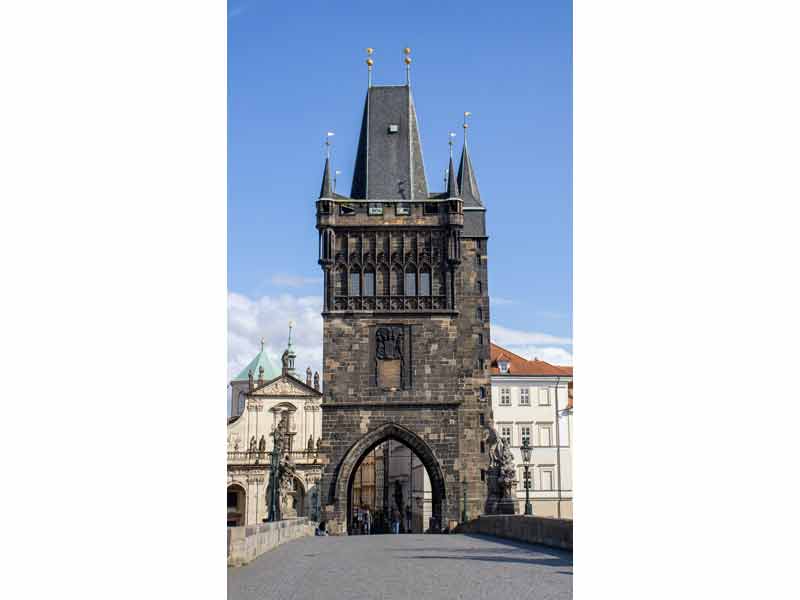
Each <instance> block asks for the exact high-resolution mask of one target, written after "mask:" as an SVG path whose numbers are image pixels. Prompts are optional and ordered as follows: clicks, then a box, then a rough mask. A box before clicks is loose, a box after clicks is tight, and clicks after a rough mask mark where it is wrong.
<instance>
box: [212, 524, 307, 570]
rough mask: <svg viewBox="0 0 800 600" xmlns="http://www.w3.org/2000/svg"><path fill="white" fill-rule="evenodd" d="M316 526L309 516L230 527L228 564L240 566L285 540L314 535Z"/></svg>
mask: <svg viewBox="0 0 800 600" xmlns="http://www.w3.org/2000/svg"><path fill="white" fill-rule="evenodd" d="M316 527H317V524H316V523H315V522H313V521H310V520H309V519H308V517H298V518H294V519H284V520H282V521H274V522H272V523H259V524H258V525H245V526H243V527H228V566H229V567H239V566H241V565H244V564H247V563H249V562H250V561H251V560H253V559H255V558H257V557H259V556H261V555H262V554H264V553H265V552H267V551H269V550H272V549H273V548H275V547H276V546H279V545H281V544H283V543H284V542H288V541H290V540H295V539H297V538H301V537H305V536H309V535H314V530H315V529H316Z"/></svg>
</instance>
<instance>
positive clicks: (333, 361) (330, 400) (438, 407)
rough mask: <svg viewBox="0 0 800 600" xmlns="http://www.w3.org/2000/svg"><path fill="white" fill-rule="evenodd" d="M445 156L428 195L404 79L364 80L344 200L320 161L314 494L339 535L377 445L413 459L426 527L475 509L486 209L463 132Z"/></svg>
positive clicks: (483, 399)
mask: <svg viewBox="0 0 800 600" xmlns="http://www.w3.org/2000/svg"><path fill="white" fill-rule="evenodd" d="M464 130H465V132H466V123H465V129H464ZM449 164H450V166H449V176H448V179H447V184H446V185H447V189H446V190H445V191H444V192H433V193H429V192H428V187H427V181H426V179H425V169H424V165H423V163H422V147H421V144H420V139H419V128H418V124H417V115H416V109H415V107H414V101H413V98H412V95H411V87H410V85H408V84H407V85H404V86H370V87H369V88H368V91H367V97H366V102H365V106H364V113H363V120H362V125H361V135H360V139H359V144H358V151H357V156H356V162H355V169H354V173H353V184H352V187H351V191H350V196H349V197H348V196H344V195H342V194H340V193H338V192H336V191H335V190H334V189H333V186H332V177H331V159H330V156H329V157H328V159H327V160H326V162H325V169H324V174H323V182H322V188H321V190H320V195H319V200H318V201H317V203H316V207H317V230H318V231H319V264H320V266H321V267H322V272H323V276H324V304H323V313H322V317H323V369H324V370H323V402H322V445H321V452H322V455H323V456H324V461H325V463H326V465H325V467H324V471H323V478H322V493H323V498H322V501H323V509H324V513H323V518H324V519H327V520H328V523H329V527H330V530H331V531H332V532H333V533H344V532H345V531H346V524H347V519H348V515H349V514H350V513H349V502H350V500H349V498H348V490H349V488H350V486H351V483H352V481H351V479H352V476H353V473H354V472H355V470H356V469H357V467H358V465H359V463H360V461H361V460H363V457H364V455H365V454H366V453H367V452H369V451H370V450H371V449H372V448H374V447H375V446H377V445H378V444H380V443H381V442H383V441H385V440H389V439H395V440H398V441H400V442H402V443H404V444H405V445H407V446H408V447H410V448H411V449H412V451H413V452H414V453H416V454H417V456H418V457H419V459H420V460H421V461H422V463H423V464H424V466H425V468H426V470H427V472H428V476H429V478H430V480H431V485H432V488H433V497H434V507H432V508H433V511H434V512H435V519H436V521H437V525H438V527H441V528H445V527H447V526H449V525H451V524H453V522H457V521H460V520H461V518H462V512H466V516H467V518H474V517H476V516H477V515H479V514H481V513H482V512H483V511H484V508H485V505H486V497H487V496H486V494H487V490H486V473H487V471H488V469H489V460H488V459H489V456H488V453H487V452H486V449H485V442H486V439H487V437H488V433H489V431H488V429H487V425H488V424H489V423H490V422H491V416H492V415H491V402H490V397H489V394H490V390H491V386H490V383H489V360H488V359H489V343H490V340H489V295H488V294H489V293H488V285H487V279H488V277H487V251H486V250H487V246H486V244H487V237H486V230H485V210H486V209H485V208H484V207H483V204H482V203H481V200H480V194H479V193H478V187H477V183H476V181H475V175H474V172H473V169H472V163H471V162H470V159H469V154H468V152H467V147H466V136H465V144H464V149H463V152H462V156H461V165H460V167H459V169H458V177H456V170H455V166H454V164H453V158H452V152H451V156H450V161H449ZM464 508H466V511H464Z"/></svg>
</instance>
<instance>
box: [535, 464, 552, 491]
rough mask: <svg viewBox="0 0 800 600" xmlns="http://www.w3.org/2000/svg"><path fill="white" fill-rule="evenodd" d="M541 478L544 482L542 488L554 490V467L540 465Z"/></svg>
mask: <svg viewBox="0 0 800 600" xmlns="http://www.w3.org/2000/svg"><path fill="white" fill-rule="evenodd" d="M539 478H540V480H541V482H542V488H541V489H543V490H546V491H552V490H553V484H554V483H555V477H553V467H551V466H548V467H539Z"/></svg>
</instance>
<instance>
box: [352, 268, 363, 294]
mask: <svg viewBox="0 0 800 600" xmlns="http://www.w3.org/2000/svg"><path fill="white" fill-rule="evenodd" d="M360 295H361V273H359V272H358V271H354V272H352V273H350V296H360Z"/></svg>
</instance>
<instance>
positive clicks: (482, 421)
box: [478, 388, 486, 425]
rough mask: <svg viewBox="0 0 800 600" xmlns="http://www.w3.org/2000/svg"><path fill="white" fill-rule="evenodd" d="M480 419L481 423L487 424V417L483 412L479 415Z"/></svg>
mask: <svg viewBox="0 0 800 600" xmlns="http://www.w3.org/2000/svg"><path fill="white" fill-rule="evenodd" d="M481 389H483V388H481ZM478 421H479V422H480V424H481V425H485V424H486V419H485V418H484V416H483V413H481V414H480V415H479V416H478Z"/></svg>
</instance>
